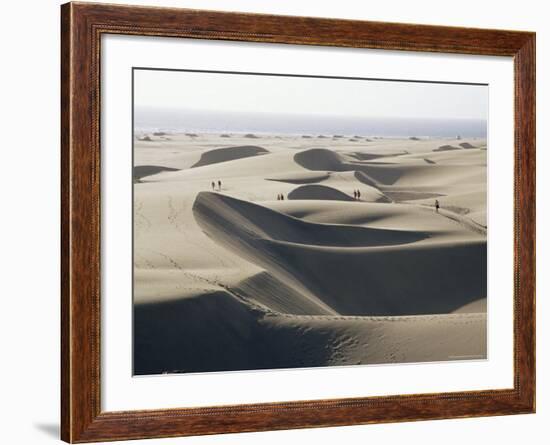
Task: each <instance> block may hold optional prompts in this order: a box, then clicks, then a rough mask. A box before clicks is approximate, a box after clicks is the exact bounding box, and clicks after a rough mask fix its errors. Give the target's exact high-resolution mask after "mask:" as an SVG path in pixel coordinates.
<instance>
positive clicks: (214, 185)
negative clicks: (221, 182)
mask: <svg viewBox="0 0 550 445" xmlns="http://www.w3.org/2000/svg"><path fill="white" fill-rule="evenodd" d="M215 189H216V183H215V182H214V181H212V190H215Z"/></svg>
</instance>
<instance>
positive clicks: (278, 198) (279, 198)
mask: <svg viewBox="0 0 550 445" xmlns="http://www.w3.org/2000/svg"><path fill="white" fill-rule="evenodd" d="M280 200H281V195H279V194H278V193H277V201H280Z"/></svg>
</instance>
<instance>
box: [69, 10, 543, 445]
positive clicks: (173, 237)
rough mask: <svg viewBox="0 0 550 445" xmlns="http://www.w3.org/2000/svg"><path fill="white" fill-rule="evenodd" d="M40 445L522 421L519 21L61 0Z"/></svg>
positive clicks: (531, 328) (530, 238)
mask: <svg viewBox="0 0 550 445" xmlns="http://www.w3.org/2000/svg"><path fill="white" fill-rule="evenodd" d="M61 17H62V30H61V32H62V47H61V60H62V69H61V71H62V78H61V85H62V88H61V101H62V131H61V150H62V169H61V170H62V183H61V196H62V245H61V257H62V264H61V266H62V267H61V269H62V270H61V273H62V275H61V284H62V286H61V288H62V293H61V300H62V317H61V318H62V326H61V328H62V358H61V359H62V375H61V388H62V394H61V399H62V407H61V409H62V413H61V416H62V426H61V435H62V439H63V440H65V441H67V442H71V443H76V442H97V441H105V440H123V439H139V438H152V437H173V436H185V435H200V434H216V433H228V432H244V431H262V430H276V429H289V428H307V427H320V426H338V425H352V424H366V423H379V422H399V421H407V420H425V419H426V420H427V419H441V418H458V417H474V416H492V415H507V414H520V413H533V412H534V411H535V34H534V33H530V32H516V31H501V30H487V29H467V28H451V27H439V26H424V25H422V26H421V25H412V24H395V23H392V24H390V23H380V22H362V21H348V20H335V19H320V18H306V17H290V16H269V15H256V14H241V13H225V12H224V13H222V12H213V11H197V10H186V9H173V8H148V7H133V6H121V5H120V6H116V5H105V4H91V3H86V4H81V3H67V4H65V5H63V6H62V8H61Z"/></svg>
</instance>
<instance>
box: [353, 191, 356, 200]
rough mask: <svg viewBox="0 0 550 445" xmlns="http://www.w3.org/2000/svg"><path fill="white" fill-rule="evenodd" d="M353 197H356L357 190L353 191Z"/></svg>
mask: <svg viewBox="0 0 550 445" xmlns="http://www.w3.org/2000/svg"><path fill="white" fill-rule="evenodd" d="M353 199H357V190H354V191H353Z"/></svg>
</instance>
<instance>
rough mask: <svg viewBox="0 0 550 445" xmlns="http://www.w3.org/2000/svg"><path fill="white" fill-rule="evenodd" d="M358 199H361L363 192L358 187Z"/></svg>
mask: <svg viewBox="0 0 550 445" xmlns="http://www.w3.org/2000/svg"><path fill="white" fill-rule="evenodd" d="M357 199H361V192H360V191H359V189H357Z"/></svg>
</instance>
